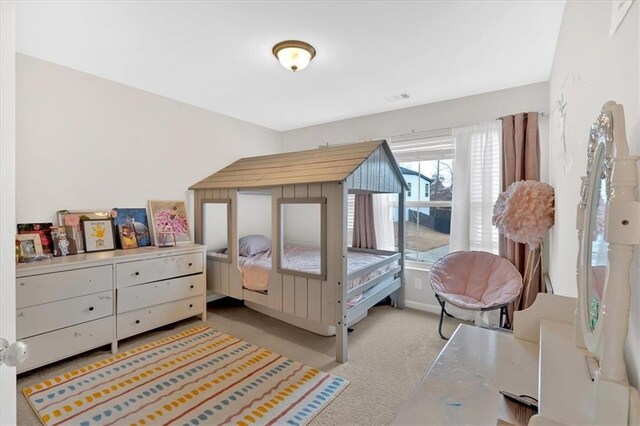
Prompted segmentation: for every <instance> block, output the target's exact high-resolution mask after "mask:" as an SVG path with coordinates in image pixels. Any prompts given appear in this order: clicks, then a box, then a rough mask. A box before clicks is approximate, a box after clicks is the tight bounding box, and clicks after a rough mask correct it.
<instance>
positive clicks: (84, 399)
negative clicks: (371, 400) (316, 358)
mask: <svg viewBox="0 0 640 426" xmlns="http://www.w3.org/2000/svg"><path fill="white" fill-rule="evenodd" d="M348 384H349V383H348V382H347V381H346V380H345V379H343V378H340V377H336V376H332V375H330V374H327V373H324V372H322V371H319V370H316V369H315V368H312V367H309V366H306V365H303V364H300V363H298V362H295V361H292V360H290V359H287V358H286V357H284V356H281V355H278V354H275V353H273V352H271V351H270V350H267V349H264V348H261V347H258V346H255V345H252V344H250V343H247V342H244V341H242V340H240V339H237V338H235V337H233V336H230V335H228V334H224V333H220V332H218V331H215V330H213V329H212V328H210V327H208V326H200V327H196V328H192V329H190V330H187V331H184V332H182V333H179V334H176V335H173V336H170V337H167V338H165V339H161V340H158V341H156V342H154V343H150V344H148V345H144V346H141V347H139V348H136V349H133V350H130V351H128V352H125V353H122V354H117V355H114V356H112V357H110V358H107V359H105V360H103V361H100V362H97V363H95V364H92V365H89V366H87V367H85V368H80V369H78V370H75V371H72V372H70V373H67V374H64V375H62V376H59V377H55V378H53V379H50V380H46V381H44V382H43V383H39V384H37V385H35V386H32V387H28V388H25V389H24V390H23V393H24V395H25V396H26V397H27V399H28V400H29V403H30V404H31V407H32V408H33V409H34V410H35V412H36V413H37V414H38V417H39V418H40V420H41V421H42V423H43V424H45V425H59V424H69V425H71V424H73V425H122V424H127V425H129V424H140V425H156V424H157V425H160V424H162V425H169V424H170V425H175V424H180V425H194V426H195V425H211V424H238V425H251V424H260V425H271V424H290V425H303V424H306V423H308V422H309V421H310V420H311V419H312V418H313V417H314V416H316V415H317V414H318V413H319V412H320V411H321V410H322V409H323V408H324V407H326V406H327V405H328V404H329V403H330V402H331V401H332V400H333V399H334V398H335V397H336V396H338V394H339V393H340V392H341V391H342V390H343V389H344V388H345V387H346V386H347V385H348Z"/></svg>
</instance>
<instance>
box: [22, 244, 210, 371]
mask: <svg viewBox="0 0 640 426" xmlns="http://www.w3.org/2000/svg"><path fill="white" fill-rule="evenodd" d="M204 266H205V247H204V246H201V245H197V244H190V245H184V246H179V247H171V248H162V249H160V248H156V247H143V248H138V249H132V250H115V251H107V252H99V253H89V254H80V255H75V256H68V257H59V258H55V259H52V260H49V261H44V262H38V263H33V264H20V265H18V266H17V268H16V331H17V336H18V339H21V340H24V341H26V342H27V343H28V344H29V349H30V352H31V354H30V356H29V358H28V359H27V360H26V361H25V362H24V363H23V364H21V365H20V366H19V367H18V372H19V373H21V372H24V371H27V370H31V369H33V368H36V367H40V366H43V365H45V364H49V363H51V362H54V361H58V360H60V359H63V358H66V357H69V356H72V355H75V354H78V353H81V352H84V351H87V350H89V349H94V348H97V347H99V346H103V345H107V344H111V349H112V352H113V353H116V352H117V348H118V346H117V342H118V340H120V339H124V338H127V337H130V336H133V335H135V334H138V333H142V332H144V331H147V330H151V329H153V328H156V327H160V326H162V325H166V324H169V323H172V322H175V321H179V320H181V319H185V318H188V317H191V316H195V315H198V316H200V318H201V319H202V320H203V321H204V320H206V277H205V267H204Z"/></svg>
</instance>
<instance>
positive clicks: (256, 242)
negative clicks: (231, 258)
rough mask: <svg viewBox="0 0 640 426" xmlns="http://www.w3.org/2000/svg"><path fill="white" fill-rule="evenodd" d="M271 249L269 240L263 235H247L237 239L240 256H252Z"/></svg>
mask: <svg viewBox="0 0 640 426" xmlns="http://www.w3.org/2000/svg"><path fill="white" fill-rule="evenodd" d="M269 250H271V240H269V239H268V238H267V237H265V236H264V235H247V236H244V237H242V238H240V239H239V240H238V252H239V253H240V256H245V257H253V256H255V255H257V254H260V253H264V252H267V251H269Z"/></svg>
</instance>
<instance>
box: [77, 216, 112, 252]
mask: <svg viewBox="0 0 640 426" xmlns="http://www.w3.org/2000/svg"><path fill="white" fill-rule="evenodd" d="M82 234H83V235H84V249H85V251H86V252H87V253H89V252H94V251H104V250H115V249H116V244H115V239H114V238H113V222H112V221H111V219H87V220H83V221H82Z"/></svg>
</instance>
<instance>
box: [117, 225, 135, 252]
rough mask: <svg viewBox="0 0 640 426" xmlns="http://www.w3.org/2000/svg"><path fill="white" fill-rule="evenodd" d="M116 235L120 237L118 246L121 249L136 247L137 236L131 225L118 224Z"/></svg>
mask: <svg viewBox="0 0 640 426" xmlns="http://www.w3.org/2000/svg"><path fill="white" fill-rule="evenodd" d="M118 237H119V239H120V247H122V249H123V250H127V249H133V248H138V238H137V237H136V232H135V229H134V228H133V226H132V225H130V224H121V225H118Z"/></svg>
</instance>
